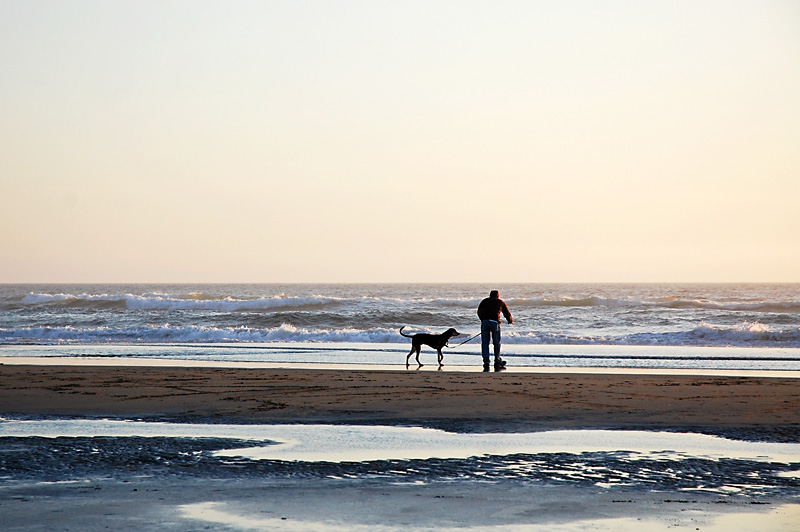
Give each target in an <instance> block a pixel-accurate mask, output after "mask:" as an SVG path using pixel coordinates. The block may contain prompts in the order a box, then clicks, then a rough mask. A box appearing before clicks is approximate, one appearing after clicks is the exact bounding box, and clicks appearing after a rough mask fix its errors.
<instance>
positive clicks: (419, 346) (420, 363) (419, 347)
mask: <svg viewBox="0 0 800 532" xmlns="http://www.w3.org/2000/svg"><path fill="white" fill-rule="evenodd" d="M420 351H422V346H421V345H418V346H417V364H419V367H422V362H420V361H419V352H420Z"/></svg>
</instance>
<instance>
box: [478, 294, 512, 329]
mask: <svg viewBox="0 0 800 532" xmlns="http://www.w3.org/2000/svg"><path fill="white" fill-rule="evenodd" d="M501 312H502V313H503V316H505V317H506V321H507V322H508V323H514V318H512V317H511V312H509V311H508V306H507V305H506V303H505V301H503V300H502V299H500V298H499V297H487V298H486V299H484V300H483V301H481V304H480V305H478V317H479V318H480V319H481V320H494V321H497V322H499V321H500V313H501Z"/></svg>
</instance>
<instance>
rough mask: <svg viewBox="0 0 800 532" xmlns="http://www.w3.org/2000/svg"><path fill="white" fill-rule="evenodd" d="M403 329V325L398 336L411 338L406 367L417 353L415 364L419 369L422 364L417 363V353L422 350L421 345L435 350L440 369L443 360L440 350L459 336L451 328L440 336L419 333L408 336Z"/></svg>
mask: <svg viewBox="0 0 800 532" xmlns="http://www.w3.org/2000/svg"><path fill="white" fill-rule="evenodd" d="M405 328H406V326H405V325H403V326H402V327H400V335H401V336H405V337H406V338H411V352H410V353H409V354H408V356H407V357H406V367H408V361H409V360H410V359H411V355H413V354H414V353H415V352H416V353H417V364H419V367H422V362H420V361H419V351H420V349H422V346H423V345H427V346H430V347H432V348H434V349H436V353H437V354H438V355H439V367H440V368H441V367H442V360H444V355H443V354H442V348H443V347H444V346H446V345H447V342H448V341H449V340H450V338H452V337H453V336H457V335H459V334H461V333H459V332H458V331H457V330H455V329H453V328H452V327H451V328H450V329H447V330H446V331H445V332H443V333H442V334H427V333H419V334H414V335H409V334H403V329H405Z"/></svg>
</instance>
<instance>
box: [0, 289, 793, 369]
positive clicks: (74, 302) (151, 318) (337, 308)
mask: <svg viewBox="0 0 800 532" xmlns="http://www.w3.org/2000/svg"><path fill="white" fill-rule="evenodd" d="M491 289H498V290H499V291H500V296H501V298H503V299H504V300H505V301H506V303H507V304H508V306H509V308H510V310H511V312H512V314H513V316H514V325H506V324H505V323H503V327H502V337H503V356H504V358H506V359H507V360H508V361H509V364H511V365H515V366H544V367H631V368H690V369H692V368H694V369H697V368H704V369H734V370H737V369H746V370H752V369H761V370H792V371H796V370H800V284H500V285H484V284H286V285H284V284H198V285H189V284H177V285H165V284H132V285H125V284H108V285H101V284H91V285H89V284H87V285H75V284H63V285H59V284H52V285H44V284H31V285H23V284H17V285H0V356H47V357H53V356H58V357H63V356H105V357H123V358H125V357H146V358H162V359H200V360H228V361H251V362H294V363H311V364H314V363H331V362H336V363H345V364H346V363H358V364H390V365H393V364H404V363H405V355H406V354H407V352H408V349H409V346H408V344H409V340H408V339H407V338H403V337H402V336H400V334H399V333H398V330H399V329H400V327H403V326H405V327H406V329H405V332H407V333H414V332H434V333H437V332H442V331H444V330H445V329H447V328H449V327H454V328H456V329H457V330H458V331H459V332H460V333H462V335H461V336H459V337H456V338H453V339H452V340H451V342H450V346H451V347H450V348H448V349H446V350H445V356H446V361H445V364H452V365H475V364H478V363H479V361H480V356H479V353H480V338H475V339H471V340H470V337H472V336H474V335H476V334H478V332H479V321H478V319H477V316H476V313H475V310H476V308H477V305H478V303H479V302H480V300H481V299H483V298H484V297H486V296H487V295H488V293H489V291H490V290H491ZM463 342H465V343H463ZM459 344H460V345H459ZM421 358H422V360H423V363H426V364H428V363H430V364H434V363H435V353H434V352H432V351H426V350H425V349H423V355H422V357H421Z"/></svg>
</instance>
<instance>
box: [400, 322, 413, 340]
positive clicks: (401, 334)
mask: <svg viewBox="0 0 800 532" xmlns="http://www.w3.org/2000/svg"><path fill="white" fill-rule="evenodd" d="M405 328H406V326H405V325H403V326H402V327H400V336H405V337H406V338H412V336H411V335H410V334H403V329H405Z"/></svg>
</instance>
